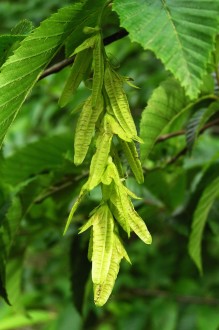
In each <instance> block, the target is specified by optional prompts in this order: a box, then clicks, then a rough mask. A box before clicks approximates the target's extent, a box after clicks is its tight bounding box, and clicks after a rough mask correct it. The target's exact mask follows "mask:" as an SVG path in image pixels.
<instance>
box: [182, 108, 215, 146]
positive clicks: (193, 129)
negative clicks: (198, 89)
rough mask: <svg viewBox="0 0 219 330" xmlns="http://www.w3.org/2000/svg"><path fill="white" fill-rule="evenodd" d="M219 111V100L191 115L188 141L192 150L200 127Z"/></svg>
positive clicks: (187, 135)
mask: <svg viewBox="0 0 219 330" xmlns="http://www.w3.org/2000/svg"><path fill="white" fill-rule="evenodd" d="M217 111H219V102H213V103H212V104H211V105H210V106H209V107H208V108H207V109H201V110H199V111H197V112H195V114H194V115H193V116H192V117H191V119H190V120H189V123H188V125H187V127H186V142H187V146H188V149H189V151H190V152H191V151H192V149H193V146H194V144H195V142H196V140H197V137H198V134H199V132H200V129H201V128H202V127H203V125H204V124H205V123H206V122H207V121H208V119H209V118H210V117H211V116H213V115H214V114H215V113H216V112H217Z"/></svg>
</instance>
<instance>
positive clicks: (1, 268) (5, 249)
mask: <svg viewBox="0 0 219 330" xmlns="http://www.w3.org/2000/svg"><path fill="white" fill-rule="evenodd" d="M3 208H4V209H5V211H6V212H5V214H4V216H3V218H2V219H1V221H2V223H1V226H0V295H1V297H2V298H4V300H5V301H6V302H7V303H8V304H10V303H9V298H8V293H7V291H6V265H5V263H6V260H7V258H8V255H9V252H10V249H11V245H12V241H13V239H14V235H15V233H16V231H17V229H18V226H19V223H20V219H21V214H22V211H21V203H20V201H19V199H18V198H14V199H13V200H12V201H11V202H9V201H8V202H6V204H4V205H3ZM1 211H2V210H1ZM1 213H3V212H1Z"/></svg>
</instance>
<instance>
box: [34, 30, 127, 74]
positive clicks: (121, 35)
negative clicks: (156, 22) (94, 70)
mask: <svg viewBox="0 0 219 330" xmlns="http://www.w3.org/2000/svg"><path fill="white" fill-rule="evenodd" d="M127 35H128V32H127V31H126V30H124V29H122V30H120V31H118V32H116V33H114V34H112V35H110V36H108V37H106V38H104V40H103V43H104V46H107V45H109V44H111V43H113V42H114V41H117V40H120V39H122V38H124V37H126V36H127ZM74 59H75V57H74V56H73V57H70V58H66V59H64V60H62V61H60V62H58V63H56V64H54V65H52V66H51V67H49V68H48V69H46V70H45V71H44V72H43V73H42V74H41V76H40V77H39V80H42V79H44V78H45V77H48V76H50V75H51V74H54V73H57V72H59V71H61V70H62V69H64V68H66V67H67V66H69V65H71V64H72V63H73V62H74Z"/></svg>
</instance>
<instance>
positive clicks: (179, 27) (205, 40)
mask: <svg viewBox="0 0 219 330" xmlns="http://www.w3.org/2000/svg"><path fill="white" fill-rule="evenodd" d="M113 8H114V10H115V11H116V12H117V13H118V15H119V17H120V21H121V25H122V26H123V27H124V28H125V29H126V30H127V31H128V32H129V35H130V38H131V40H132V41H136V42H138V43H139V44H140V45H141V46H142V47H143V48H144V49H150V50H152V51H153V52H154V53H155V54H156V56H157V57H158V58H160V59H161V61H162V62H163V63H164V65H165V66H166V68H167V69H169V70H170V71H171V72H172V73H173V74H174V75H175V77H176V78H177V79H179V81H180V83H181V84H182V86H183V87H185V89H186V94H187V95H188V96H190V97H191V98H195V97H197V95H198V92H199V88H200V86H201V84H202V78H203V75H204V74H205V72H206V65H207V62H208V60H209V57H210V54H211V51H212V50H213V48H214V38H215V36H216V34H217V31H218V30H217V28H218V15H219V0H208V1H206V0H191V1H189V0H166V1H160V0H154V1H151V0H140V1H138V2H137V3H136V2H135V1H122V0H115V1H114V4H113Z"/></svg>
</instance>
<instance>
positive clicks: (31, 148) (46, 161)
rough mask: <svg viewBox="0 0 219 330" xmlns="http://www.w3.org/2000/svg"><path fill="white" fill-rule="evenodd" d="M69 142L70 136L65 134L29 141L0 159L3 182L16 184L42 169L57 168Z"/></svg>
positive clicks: (61, 162)
mask: <svg viewBox="0 0 219 330" xmlns="http://www.w3.org/2000/svg"><path fill="white" fill-rule="evenodd" d="M71 144H72V142H71V138H70V137H69V136H68V135H66V134H63V135H57V136H52V137H47V138H42V139H40V140H39V141H37V142H34V143H30V144H29V145H27V146H26V147H24V148H22V149H20V150H18V151H17V152H15V153H14V154H13V155H12V156H10V157H7V158H5V159H4V160H2V161H1V164H0V176H2V177H4V181H5V182H7V183H10V184H12V185H17V184H18V183H21V182H22V181H25V180H27V179H28V178H29V177H30V176H33V175H36V174H39V173H41V172H42V171H45V170H47V171H50V170H55V169H59V168H60V167H61V166H62V165H63V162H64V154H65V153H66V150H67V148H68V147H69V148H70V147H71Z"/></svg>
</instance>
